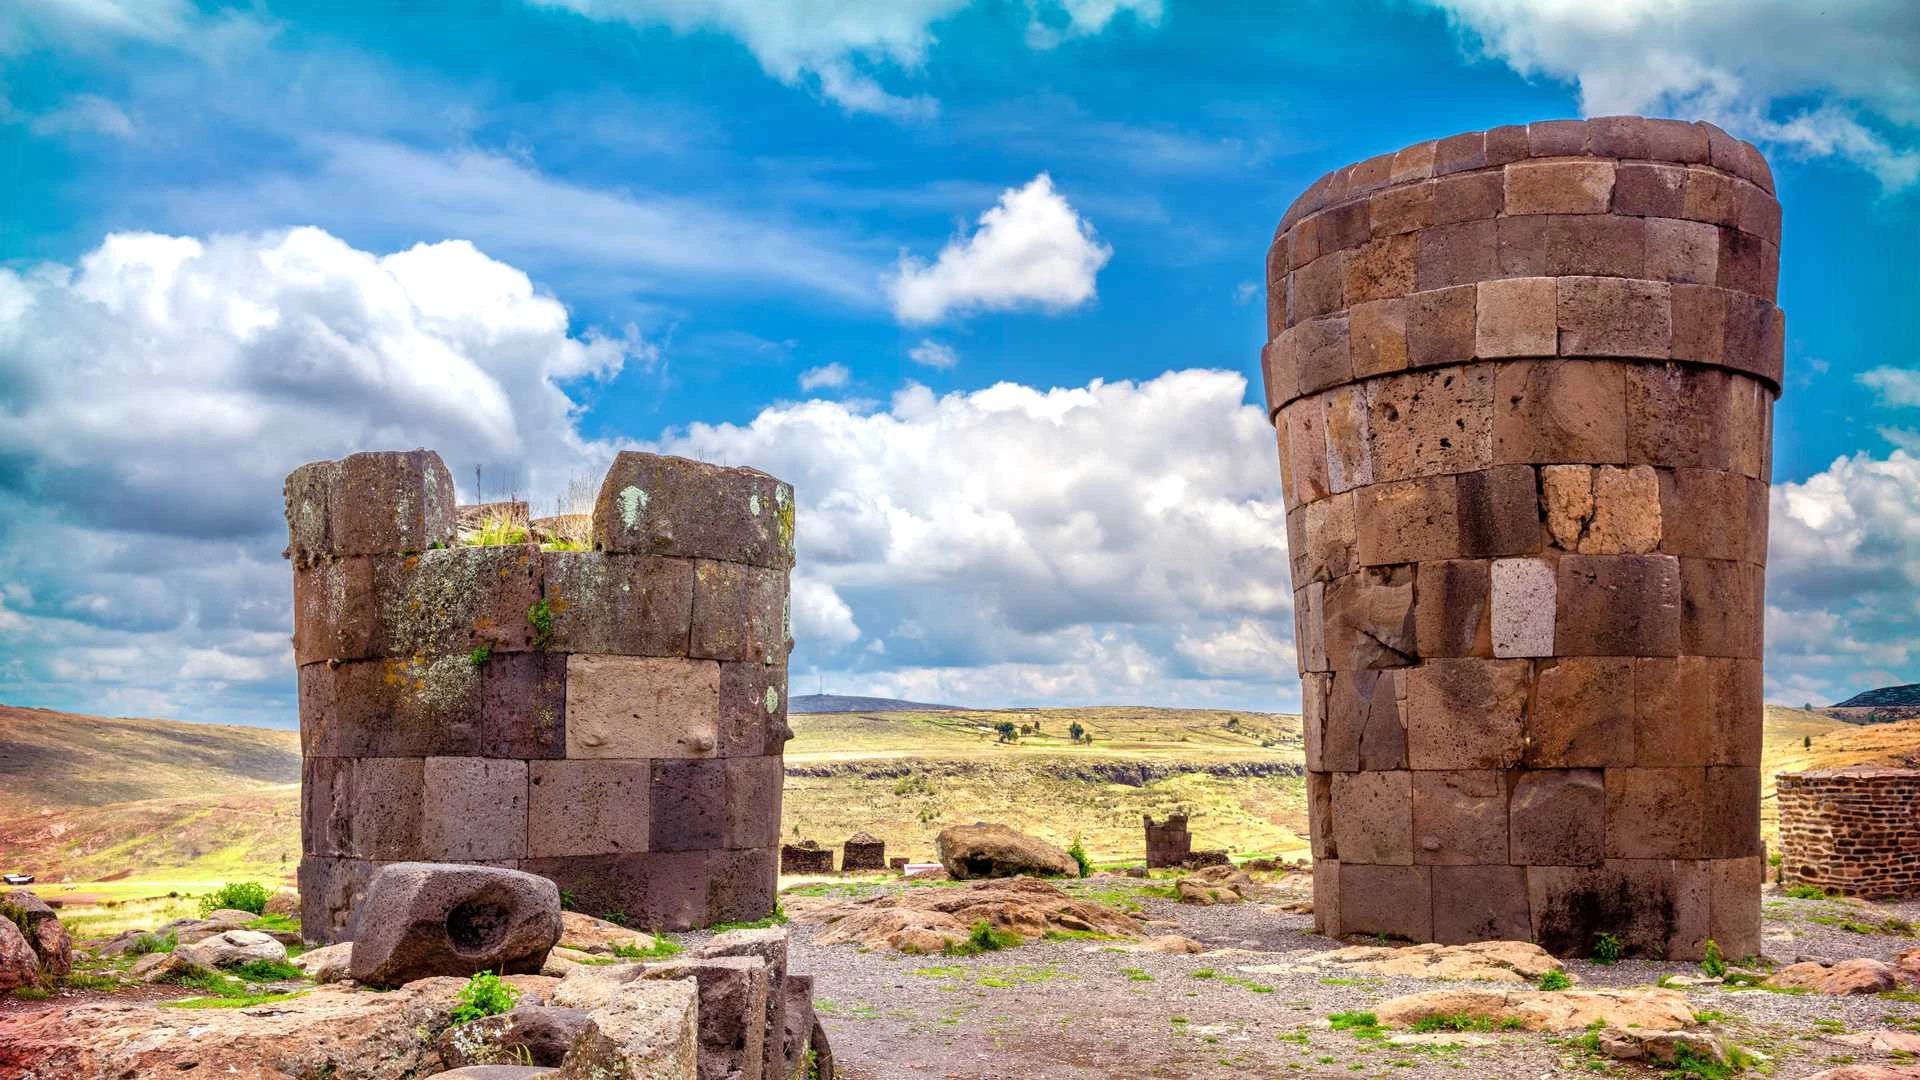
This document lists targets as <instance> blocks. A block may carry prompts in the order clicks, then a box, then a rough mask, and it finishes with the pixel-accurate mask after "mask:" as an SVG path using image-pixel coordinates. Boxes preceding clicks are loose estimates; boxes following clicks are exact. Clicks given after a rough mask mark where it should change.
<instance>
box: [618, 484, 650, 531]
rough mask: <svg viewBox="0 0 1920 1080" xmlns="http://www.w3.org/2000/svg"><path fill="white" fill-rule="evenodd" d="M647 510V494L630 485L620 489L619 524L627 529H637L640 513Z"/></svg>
mask: <svg viewBox="0 0 1920 1080" xmlns="http://www.w3.org/2000/svg"><path fill="white" fill-rule="evenodd" d="M646 508H647V493H646V492H644V491H642V490H640V489H639V488H637V487H634V486H633V485H632V484H629V485H627V486H626V487H624V488H621V489H620V523H621V524H622V525H625V526H626V527H627V528H629V529H632V528H637V527H639V524H640V513H641V511H643V510H645V509H646Z"/></svg>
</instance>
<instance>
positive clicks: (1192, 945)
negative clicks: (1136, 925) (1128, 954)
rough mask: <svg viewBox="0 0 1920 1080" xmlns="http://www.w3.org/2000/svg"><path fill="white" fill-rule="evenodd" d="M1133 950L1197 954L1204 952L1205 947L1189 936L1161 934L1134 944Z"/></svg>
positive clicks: (1184, 954)
mask: <svg viewBox="0 0 1920 1080" xmlns="http://www.w3.org/2000/svg"><path fill="white" fill-rule="evenodd" d="M1134 951H1136V952H1157V953H1171V954H1173V955H1174V956H1197V955H1199V954H1200V953H1203V952H1206V951H1207V947H1206V946H1205V945H1202V944H1200V943H1199V942H1197V941H1195V940H1193V939H1192V938H1190V937H1181V936H1180V935H1179V934H1162V935H1161V936H1159V937H1150V938H1148V939H1147V940H1145V941H1143V942H1141V943H1140V944H1138V945H1136V946H1134Z"/></svg>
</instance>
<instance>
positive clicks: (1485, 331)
mask: <svg viewBox="0 0 1920 1080" xmlns="http://www.w3.org/2000/svg"><path fill="white" fill-rule="evenodd" d="M1557 297H1558V290H1557V289H1556V287H1555V285H1554V282H1553V279H1552V278H1512V279H1508V280H1504V281H1485V282H1481V284H1480V287H1479V289H1478V290H1477V293H1476V308H1475V312H1476V314H1475V318H1474V343H1475V344H1474V355H1476V356H1480V357H1504V356H1553V355H1556V354H1557V353H1558V352H1559V344H1558V342H1559V329H1558V324H1557V323H1556V322H1555V314H1554V312H1555V305H1556V304H1557V302H1558V300H1557Z"/></svg>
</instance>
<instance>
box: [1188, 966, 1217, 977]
mask: <svg viewBox="0 0 1920 1080" xmlns="http://www.w3.org/2000/svg"><path fill="white" fill-rule="evenodd" d="M1217 974H1219V973H1218V972H1216V971H1214V970H1213V969H1212V968H1194V969H1193V970H1192V971H1189V972H1187V976H1188V977H1189V978H1194V979H1211V978H1213V977H1214V976H1215V975H1217Z"/></svg>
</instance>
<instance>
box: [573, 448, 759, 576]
mask: <svg viewBox="0 0 1920 1080" xmlns="http://www.w3.org/2000/svg"><path fill="white" fill-rule="evenodd" d="M793 510H794V504H793V487H792V486H791V485H789V484H785V483H782V482H781V481H779V480H776V479H774V478H773V477H771V476H768V475H767V474H766V473H763V472H761V471H759V470H758V469H745V468H725V467H722V466H719V465H713V464H710V463H708V462H704V461H693V460H690V459H687V458H678V457H667V456H664V455H660V454H648V453H642V452H639V451H634V450H623V451H621V452H620V453H619V454H618V455H616V456H615V457H614V460H613V465H612V466H611V467H610V468H609V469H608V470H607V477H606V480H605V481H604V482H603V483H602V484H601V487H600V495H599V498H598V500H597V501H595V503H594V506H593V537H594V546H595V548H596V549H597V550H600V551H611V552H621V553H632V554H641V555H675V556H680V557H682V558H688V557H691V558H703V559H722V560H726V561H729V562H738V563H747V564H750V565H753V566H762V567H773V568H777V569H782V570H784V569H786V568H787V567H790V566H792V565H793V556H794V544H793Z"/></svg>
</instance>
